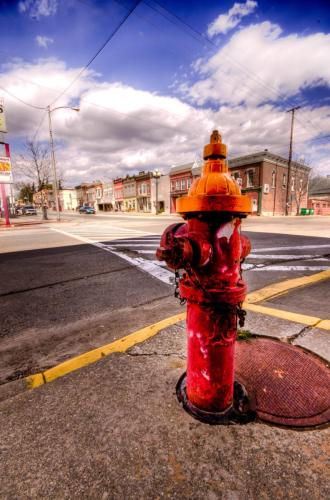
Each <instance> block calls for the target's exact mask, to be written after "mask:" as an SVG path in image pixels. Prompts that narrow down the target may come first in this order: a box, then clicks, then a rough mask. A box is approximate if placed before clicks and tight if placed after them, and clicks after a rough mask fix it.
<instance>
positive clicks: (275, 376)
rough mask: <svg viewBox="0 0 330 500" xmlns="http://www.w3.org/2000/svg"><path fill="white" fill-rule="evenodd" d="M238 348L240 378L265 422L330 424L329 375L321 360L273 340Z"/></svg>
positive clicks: (238, 372) (248, 342)
mask: <svg viewBox="0 0 330 500" xmlns="http://www.w3.org/2000/svg"><path fill="white" fill-rule="evenodd" d="M236 345H237V349H236V374H237V377H238V379H239V380H240V381H241V382H243V383H244V385H245V387H246V389H247V391H248V393H249V395H250V396H251V397H252V399H254V400H255V404H256V411H257V414H258V416H259V417H260V418H261V419H262V420H265V421H268V422H273V423H277V424H281V425H290V426H294V427H310V426H315V425H321V424H325V423H327V422H329V421H330V372H329V369H328V368H327V367H326V366H325V364H324V363H322V361H321V360H319V359H318V358H316V357H314V356H312V355H309V354H307V353H306V352H304V351H303V350H301V349H299V348H297V347H294V346H292V345H289V344H284V343H282V342H278V341H275V340H270V339H263V338H262V339H252V340H249V341H240V342H237V344H236Z"/></svg>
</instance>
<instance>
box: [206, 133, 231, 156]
mask: <svg viewBox="0 0 330 500" xmlns="http://www.w3.org/2000/svg"><path fill="white" fill-rule="evenodd" d="M226 157H227V146H226V144H222V142H221V135H220V134H219V131H218V130H213V132H212V134H211V137H210V144H206V146H205V147H204V154H203V158H204V160H208V159H209V158H212V159H214V160H216V159H220V158H221V159H224V158H226Z"/></svg>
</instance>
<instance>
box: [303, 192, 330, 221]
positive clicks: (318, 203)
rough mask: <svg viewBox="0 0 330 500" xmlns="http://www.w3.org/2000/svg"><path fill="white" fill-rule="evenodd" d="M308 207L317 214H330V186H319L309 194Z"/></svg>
mask: <svg viewBox="0 0 330 500" xmlns="http://www.w3.org/2000/svg"><path fill="white" fill-rule="evenodd" d="M307 208H309V209H310V208H311V209H313V210H314V214H315V215H330V187H324V188H318V189H316V190H315V191H314V192H311V193H310V194H309V195H308V204H307Z"/></svg>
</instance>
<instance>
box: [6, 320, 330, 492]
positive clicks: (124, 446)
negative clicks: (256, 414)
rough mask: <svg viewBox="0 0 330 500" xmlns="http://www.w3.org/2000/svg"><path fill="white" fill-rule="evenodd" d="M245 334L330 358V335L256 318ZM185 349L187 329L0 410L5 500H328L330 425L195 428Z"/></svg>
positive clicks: (168, 331) (166, 333)
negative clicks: (184, 378) (183, 379)
mask: <svg viewBox="0 0 330 500" xmlns="http://www.w3.org/2000/svg"><path fill="white" fill-rule="evenodd" d="M245 328H246V329H247V330H249V331H250V332H252V333H259V334H262V335H271V336H275V337H277V338H280V339H281V340H282V341H290V342H294V343H296V344H297V345H302V343H303V342H305V344H306V341H307V339H309V346H307V347H308V349H310V350H312V351H314V352H318V353H319V354H320V355H321V356H322V357H323V358H325V359H326V358H328V359H329V357H330V352H329V335H330V332H329V331H326V330H322V332H321V337H320V335H319V338H318V340H317V337H318V334H319V332H315V331H313V328H310V329H307V330H306V329H305V328H303V327H302V325H301V324H296V323H293V322H288V321H285V320H278V319H274V318H270V317H268V318H266V319H265V316H263V315H259V314H256V313H250V312H249V313H248V319H247V324H246V327H245ZM185 346H186V334H185V326H184V323H183V322H181V323H178V324H177V325H174V326H170V327H167V328H165V329H164V330H162V331H161V332H159V333H158V334H157V335H156V336H154V337H153V338H150V339H149V340H148V341H146V342H144V343H142V344H137V345H135V346H134V347H132V348H131V349H129V350H128V351H127V352H126V353H123V354H112V355H110V356H108V357H105V358H104V359H102V360H101V361H99V362H97V363H94V364H92V365H89V366H87V367H85V368H83V369H80V370H77V371H75V372H73V373H71V374H69V375H67V376H65V377H62V378H59V379H57V380H55V381H54V382H51V383H49V384H45V385H43V386H41V387H39V388H37V389H35V390H32V391H27V392H24V393H22V394H19V395H17V396H15V397H11V398H8V399H7V400H5V401H3V402H2V403H0V410H1V415H0V451H1V462H0V478H1V479H0V482H1V483H0V484H1V498H6V499H7V498H8V499H9V498H40V497H47V498H93V499H94V498H101V499H107V498H111V499H112V498H118V499H124V498H125V499H127V498H155V499H156V498H189V499H192V498H196V499H200V498H205V499H210V500H213V499H218V498H220V499H228V500H236V499H244V500H245V499H263V498H264V499H268V498H270V499H273V498H294V499H295V498H297V499H305V498H309V499H320V498H328V497H329V495H330V477H329V468H328V467H327V463H326V460H327V454H328V453H329V435H330V431H329V428H327V429H321V428H318V429H314V430H308V431H304V432H301V431H300V432H298V431H295V430H292V429H287V428H286V429H285V428H280V427H275V426H270V425H266V424H263V423H260V422H257V423H250V424H247V425H243V426H209V425H206V424H202V423H200V422H198V421H196V420H194V419H193V418H192V417H191V416H189V415H188V414H187V413H185V412H184V411H183V409H182V407H181V406H180V405H179V403H178V402H177V399H176V396H175V386H176V383H177V380H178V378H179V376H180V375H181V374H182V372H183V371H184V370H185V366H186V359H185V357H186V347H185ZM305 347H306V345H305Z"/></svg>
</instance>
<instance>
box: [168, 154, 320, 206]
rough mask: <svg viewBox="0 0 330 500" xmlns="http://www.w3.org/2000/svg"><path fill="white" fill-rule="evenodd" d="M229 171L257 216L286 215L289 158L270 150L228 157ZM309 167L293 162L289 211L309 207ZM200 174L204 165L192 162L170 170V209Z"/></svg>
mask: <svg viewBox="0 0 330 500" xmlns="http://www.w3.org/2000/svg"><path fill="white" fill-rule="evenodd" d="M228 164H229V173H230V174H231V175H232V177H234V178H235V179H236V182H237V183H238V184H239V186H240V187H241V190H242V193H245V194H246V195H247V196H249V197H250V198H251V200H252V210H253V213H254V214H258V215H284V214H285V208H286V193H287V182H288V160H287V159H285V158H283V157H281V156H279V155H275V154H273V153H270V152H269V151H268V150H265V151H262V152H259V153H255V154H251V155H245V156H240V157H238V158H233V159H231V160H229V162H228ZM310 170H311V169H310V168H309V167H307V166H306V165H304V164H302V163H299V162H292V164H291V175H290V187H289V213H290V214H295V213H296V212H297V211H299V210H300V208H303V207H307V191H308V178H309V173H310ZM200 174H201V166H198V165H196V163H195V164H193V163H188V164H186V165H181V166H176V167H172V168H171V170H170V184H171V188H170V194H171V212H175V203H176V199H177V198H178V197H180V196H185V195H186V194H187V192H188V187H187V186H188V181H189V179H190V182H191V180H192V179H193V178H195V177H196V176H199V175H200Z"/></svg>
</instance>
